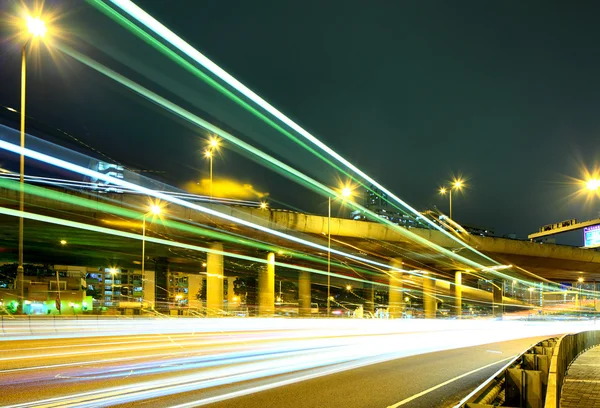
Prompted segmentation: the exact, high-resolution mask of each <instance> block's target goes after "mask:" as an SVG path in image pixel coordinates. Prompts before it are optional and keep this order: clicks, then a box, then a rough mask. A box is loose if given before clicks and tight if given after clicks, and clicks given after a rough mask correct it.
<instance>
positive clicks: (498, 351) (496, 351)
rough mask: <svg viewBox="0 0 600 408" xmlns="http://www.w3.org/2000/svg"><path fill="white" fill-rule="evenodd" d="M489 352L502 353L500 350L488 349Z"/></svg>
mask: <svg viewBox="0 0 600 408" xmlns="http://www.w3.org/2000/svg"><path fill="white" fill-rule="evenodd" d="M486 352H487V353H494V354H502V352H501V351H500V350H486Z"/></svg>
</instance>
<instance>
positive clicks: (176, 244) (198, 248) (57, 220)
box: [0, 142, 413, 287]
mask: <svg viewBox="0 0 600 408" xmlns="http://www.w3.org/2000/svg"><path fill="white" fill-rule="evenodd" d="M0 143H1V142H0ZM0 214H4V215H10V216H12V217H23V218H26V219H30V220H36V221H41V222H46V223H49V224H56V225H63V226H66V227H71V228H77V229H81V230H87V231H93V232H99V233H101V234H107V235H115V236H119V237H123V238H130V239H136V240H139V241H141V240H145V241H146V242H152V243H155V244H159V245H165V246H171V247H177V248H184V249H189V250H192V251H198V252H204V253H214V254H218V255H223V256H226V257H230V258H236V259H243V260H246V261H252V262H257V263H261V264H267V263H268V260H267V259H263V258H256V257H253V256H249V255H241V254H237V253H235V252H226V251H218V250H215V249H212V248H207V247H201V246H198V245H191V244H185V243H182V242H177V241H170V240H167V239H162V238H156V237H151V236H145V237H144V236H142V235H141V234H134V233H132V232H125V231H120V230H115V229H110V228H105V227H98V226H95V225H90V224H85V223H81V222H76V221H70V220H66V219H63V218H55V217H49V216H47V215H40V214H35V213H30V212H26V211H25V212H21V211H19V210H12V209H10V208H4V207H0ZM371 262H372V263H374V262H375V261H371ZM275 266H280V267H283V268H288V269H295V270H299V271H306V272H311V273H315V274H319V275H328V273H327V271H322V270H320V269H314V268H308V267H305V266H300V265H294V264H288V263H284V262H280V261H275ZM399 270H401V271H403V272H406V273H413V272H412V271H404V270H402V269H399ZM331 276H332V277H335V278H341V279H345V280H352V281H356V282H363V283H372V284H373V285H379V286H383V287H387V286H388V285H387V284H383V283H378V282H372V281H369V280H365V279H359V278H355V277H353V276H346V275H341V274H338V273H334V272H331Z"/></svg>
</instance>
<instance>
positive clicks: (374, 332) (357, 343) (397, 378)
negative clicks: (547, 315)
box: [0, 319, 565, 408]
mask: <svg viewBox="0 0 600 408" xmlns="http://www.w3.org/2000/svg"><path fill="white" fill-rule="evenodd" d="M214 322H215V321H214V320H213V321H212V322H211V323H210V324H211V325H212V326H211V327H213V326H214V325H215V324H217V325H218V323H214ZM240 322H241V321H240ZM278 322H279V320H277V319H273V320H272V321H271V322H270V324H269V325H265V322H264V321H263V322H261V321H259V320H257V321H256V323H254V324H255V325H257V327H255V329H254V330H248V327H249V326H248V324H249V323H240V325H246V326H247V327H246V329H245V330H243V331H242V330H240V331H235V330H232V329H231V321H229V322H228V323H227V324H228V325H229V326H228V327H229V329H228V330H224V331H210V332H208V331H200V332H186V333H164V334H136V335H126V334H120V335H110V336H94V337H71V338H68V337H66V336H65V335H64V334H63V335H55V336H48V337H47V338H43V339H27V338H24V337H19V339H17V340H11V339H10V338H9V337H8V338H4V339H2V340H0V387H1V388H2V393H1V396H0V405H2V406H15V407H25V406H27V407H32V406H33V407H38V406H39V407H41V406H44V407H66V406H80V407H84V406H89V407H91V406H94V407H97V406H123V407H125V406H128V407H131V406H143V407H173V406H179V407H184V406H189V407H192V406H201V405H207V406H211V407H240V406H242V407H278V408H282V407H344V408H349V407H382V408H386V407H394V408H395V407H398V406H406V407H446V406H450V405H451V404H452V403H455V402H457V401H458V400H459V399H461V398H462V397H464V396H465V395H466V394H467V393H468V392H469V391H470V390H472V389H473V388H474V387H476V386H477V385H478V384H479V383H480V382H481V381H482V380H483V379H485V378H487V377H489V376H490V375H491V374H492V373H493V372H495V371H496V370H498V369H499V368H500V367H501V366H502V365H504V364H506V363H507V362H508V360H509V359H510V358H511V357H514V356H515V355H516V354H518V353H520V352H522V351H524V349H526V348H527V347H528V346H530V345H531V344H533V343H535V342H537V341H540V340H541V339H543V338H547V337H549V336H550V335H551V334H554V333H559V332H562V331H565V328H564V327H563V326H561V325H551V324H547V325H520V324H514V323H511V322H487V323H486V322H478V323H479V324H474V323H472V322H471V323H469V324H466V325H465V324H463V323H462V322H455V324H452V323H448V322H446V323H436V322H435V321H431V322H429V323H427V322H425V323H418V324H417V325H416V326H415V325H414V324H408V323H403V322H401V321H400V322H398V321H387V322H386V321H381V322H366V323H365V322H362V321H350V322H343V323H337V322H332V323H331V324H330V327H329V328H325V327H324V326H321V328H319V329H309V327H310V324H308V323H307V322H306V321H303V322H299V323H298V328H297V329H292V328H289V327H288V328H287V329H285V330H278V329H275V328H273V325H284V323H283V322H281V323H278ZM157 324H159V323H157ZM286 324H287V323H286ZM321 324H322V323H321ZM352 325H355V326H352ZM405 325H408V329H409V330H407V327H405ZM292 326H293V324H292ZM348 327H354V328H353V330H347V328H348ZM345 328H346V329H345ZM401 328H403V329H401ZM73 336H76V334H73ZM493 338H497V339H503V341H502V342H493V341H492V340H491V339H493ZM461 346H463V347H461ZM421 394H422V395H421Z"/></svg>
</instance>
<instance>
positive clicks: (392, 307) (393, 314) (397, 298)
mask: <svg viewBox="0 0 600 408" xmlns="http://www.w3.org/2000/svg"><path fill="white" fill-rule="evenodd" d="M391 266H392V268H399V269H401V268H402V259H399V258H394V259H392V265H391ZM389 287H390V288H389V293H388V310H389V314H390V319H399V318H401V317H402V309H403V306H404V303H403V299H402V295H403V292H402V272H400V271H396V270H394V269H392V270H390V281H389Z"/></svg>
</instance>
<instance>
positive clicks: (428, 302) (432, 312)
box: [423, 276, 437, 319]
mask: <svg viewBox="0 0 600 408" xmlns="http://www.w3.org/2000/svg"><path fill="white" fill-rule="evenodd" d="M423 313H424V314H425V318H426V319H435V316H436V313H437V299H436V298H435V280H433V279H431V278H428V277H426V276H424V277H423Z"/></svg>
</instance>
